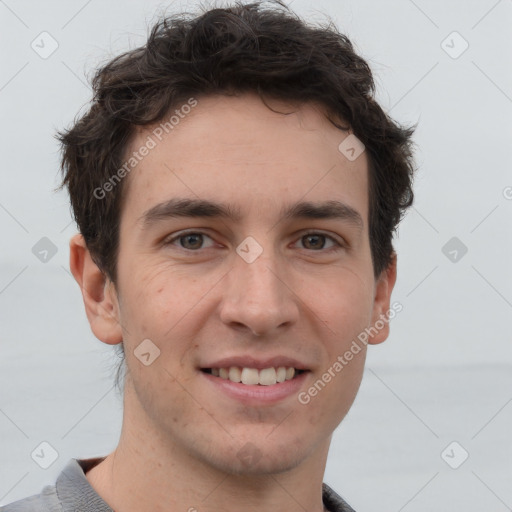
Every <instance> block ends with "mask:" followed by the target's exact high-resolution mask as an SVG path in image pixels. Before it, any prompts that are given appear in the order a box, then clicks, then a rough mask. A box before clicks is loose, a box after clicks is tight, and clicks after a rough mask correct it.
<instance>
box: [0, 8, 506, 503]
mask: <svg viewBox="0 0 512 512" xmlns="http://www.w3.org/2000/svg"><path fill="white" fill-rule="evenodd" d="M288 3H289V4H291V6H292V7H293V8H294V9H295V10H296V11H297V12H298V13H299V14H302V15H305V16H306V17H307V18H308V19H310V20H313V21H315V20H316V21H322V20H323V19H324V18H323V16H322V14H321V13H323V12H325V13H327V14H329V15H330V16H331V17H332V18H333V20H334V21H335V22H336V23H337V25H338V26H339V27H340V29H341V30H342V31H343V32H345V33H346V34H347V35H348V36H349V37H351V39H352V40H353V42H354V43H355V45H356V47H357V48H358V50H359V51H360V53H361V54H362V55H363V56H364V57H365V58H367V59H368V61H369V62H370V64H371V66H372V68H373V70H374V72H375V76H376V81H377V86H378V90H379V95H378V99H379V100H380V101H381V102H382V104H383V106H384V108H385V109H386V110H387V111H388V112H390V113H391V115H392V116H393V117H394V118H395V119H397V120H399V121H400V122H403V123H413V122H416V121H419V128H418V130H417V133H416V138H415V140H416V142H417V144H418V146H419V150H418V153H417V162H418V165H419V168H420V169H419V172H418V175H417V179H416V184H415V191H416V203H415V206H414V208H413V209H412V210H411V211H410V213H409V215H408V216H407V217H406V219H405V220H404V222H403V224H402V225H401V228H400V231H399V238H398V240H397V242H396V248H397V250H398V254H399V277H398V282H397V285H396V289H395V292H394V297H393V299H394V300H397V301H399V302H401V303H402V304H403V311H402V312H401V313H400V314H399V315H398V316H397V318H396V319H395V320H394V321H393V323H392V333H391V336H390V338H389V340H388V341H387V342H386V343H384V344H382V345H379V346H376V347H371V348H370V349H369V356H368V365H367V369H366V372H365V377H364V380H363V384H362V386H361V389H360V392H359V395H358V398H357V399H356V403H355V405H354V407H353V409H352V410H351V412H350V413H349V414H348V416H347V418H346V419H345V421H344V422H343V423H342V425H341V426H340V427H339V428H338V429H337V431H336V432H335V434H334V436H333V443H332V449H331V452H330V458H329V461H328V465H327V470H326V475H325V481H326V482H328V483H329V484H331V485H332V486H333V487H334V488H335V489H336V490H337V491H338V492H340V494H342V495H343V496H344V497H345V498H346V499H347V500H348V501H349V502H350V503H351V504H352V505H353V506H354V507H355V508H356V510H357V511H358V512H365V511H377V510H379V511H380V510H385V511H391V512H395V511H396V512H398V511H402V510H404V511H432V510H438V511H477V510H478V511H480V510H486V511H496V512H500V511H505V510H510V509H511V508H512V485H511V481H512V443H511V441H510V432H511V431H512V429H511V425H512V404H511V401H512V372H511V370H512V346H511V342H512V335H511V328H510V322H511V320H512V270H511V261H512V242H511V234H512V200H511V198H512V172H511V154H510V153H511V151H510V150H511V146H512V144H511V127H512V122H511V119H512V66H511V63H512V62H511V54H512V52H511V50H512V38H511V36H510V28H511V27H512V0H501V1H496V0H480V1H467V0H459V1H454V0H452V1H437V0H436V1H426V0H415V1H414V2H413V1H409V0H395V1H386V2H379V1H377V0H373V1H369V0H364V1H363V0H346V1H345V0H343V1H335V0H330V1H328V0H318V1H315V2H313V1H312V0H294V1H292V2H290V1H288ZM166 5H171V10H172V11H174V10H180V9H181V8H182V7H188V8H190V6H191V5H192V3H191V2H174V3H172V4H169V3H167V4H166V3H163V2H156V1H146V2H142V1H139V2H135V1H121V0H115V1H114V0H112V1H100V0H89V1H63V0H61V1H55V0H54V1H45V2H36V1H23V0H18V1H16V0H5V1H2V0H0V34H1V35H0V37H1V45H2V46H1V48H2V50H1V66H0V108H1V118H2V123H1V138H0V140H1V141H2V151H1V156H2V159H1V166H0V169H1V170H0V172H1V185H2V186H1V188H0V232H1V234H2V237H1V240H2V251H1V254H0V322H1V324H0V325H1V330H0V339H1V357H0V449H1V461H2V463H1V465H0V504H6V503H9V502H11V501H14V500H16V499H19V498H22V497H24V496H27V495H29V494H33V493H36V492H39V491H40V490H41V488H42V486H43V485H45V484H49V483H53V482H54V481H55V478H56V476H57V474H58V473H59V472H60V470H61V469H62V468H63V466H64V465H65V463H66V462H67V461H68V460H69V458H71V457H77V458H80V457H82V458H83V457H92V456H100V455H105V454H107V453H108V452H110V451H111V450H112V449H113V448H114V447H115V445H116V442H117V439H118V435H119V431H120V426H121V402H120V399H119V397H118V396H117V395H116V391H115V389H113V370H112V368H113V366H114V364H115V362H116V359H115V356H113V352H112V349H111V347H107V346H104V345H103V344H102V343H100V342H99V341H98V340H96V338H94V337H93V335H92V334H91V332H90V330H89V326H88V323H87V321H86V317H85V314H84V310H83V306H82V299H81V295H80V293H79V289H78V286H77V285H76V283H75V282H74V280H73V278H72V277H71V275H70V274H69V272H68V268H69V267H68V240H69V238H70V237H71V235H72V234H74V232H75V226H74V224H73V223H71V217H70V214H69V206H68V199H67V196H66V194H65V193H63V192H59V193H53V192H52V189H53V188H54V187H56V186H57V184H58V166H59V154H58V146H57V144H56V141H55V140H54V138H53V134H54V132H55V129H57V128H63V127H65V126H68V125H69V123H70V122H71V121H72V120H73V118H74V116H75V114H76V113H77V112H78V111H79V110H80V109H81V108H82V107H83V106H84V105H85V104H86V103H87V102H88V100H89V99H90V89H89V87H88V85H87V78H86V74H88V75H90V74H91V73H92V70H93V69H94V68H95V67H96V66H97V65H98V64H99V63H100V62H104V61H105V60H106V59H108V58H110V57H112V56H114V55H115V54H117V53H118V52H120V51H121V50H124V49H127V48H129V47H131V48H133V47H135V46H138V45H140V44H142V43H143V42H144V41H145V38H146V34H147V30H148V27H149V26H150V25H151V24H152V21H154V20H155V13H156V12H157V9H162V8H164V7H165V6H166ZM43 31H47V32H49V33H50V34H51V36H52V37H53V38H54V39H55V40H56V41H57V42H58V45H59V47H58V49H57V50H56V51H55V52H54V53H53V54H52V55H51V56H49V57H48V58H47V59H43V58H41V57H40V56H39V55H38V54H37V53H36V52H35V51H34V50H33V49H32V48H31V42H32V41H33V40H35V39H36V42H37V38H38V36H39V34H40V33H41V32H43ZM453 31H457V32H458V33H459V34H460V35H461V36H462V37H463V38H464V40H466V41H467V43H468V44H469V47H468V49H467V50H466V51H465V52H464V53H462V55H460V56H459V57H458V58H453V57H452V56H450V55H449V54H448V53H447V52H446V51H445V49H443V46H444V48H446V46H447V45H448V46H451V47H452V48H451V49H450V48H446V49H448V50H449V51H450V52H452V54H454V53H456V52H458V50H459V49H461V48H462V46H461V44H463V41H462V40H460V39H457V37H458V36H450V37H449V38H448V39H446V38H447V36H449V35H450V34H451V33H452V32H453ZM444 40H446V42H445V43H444V45H443V46H442V42H443V41H444ZM46 48H48V46H46ZM507 187H508V188H507ZM42 237H48V238H49V239H50V240H51V241H52V242H53V243H54V244H55V245H56V247H57V249H58V251H57V253H56V254H55V256H53V257H52V258H51V259H49V261H47V262H46V263H43V262H42V261H40V260H39V259H38V258H36V256H35V255H34V254H33V253H32V247H33V246H34V245H35V244H36V243H37V242H38V241H39V240H40V239H41V238H42ZM452 237H457V238H458V239H459V240H460V242H461V243H463V244H464V245H465V246H466V247H467V249H468V251H467V253H466V254H465V255H464V256H463V257H461V254H462V253H461V252H460V251H459V252H458V254H457V258H458V259H457V261H455V262H453V261H451V260H450V259H449V258H448V257H447V256H445V254H444V253H443V252H442V248H443V246H444V245H445V244H446V243H447V242H448V241H449V240H450V239H451V238H452ZM452 256H453V253H452ZM43 441H46V442H48V443H50V444H51V445H52V446H53V447H54V448H55V449H56V450H57V452H58V458H57V460H56V461H55V462H54V463H53V464H52V465H51V466H50V467H49V468H48V469H46V470H45V469H42V468H40V467H39V466H38V465H37V464H36V463H35V462H34V461H33V460H32V458H31V453H32V452H33V451H34V449H35V448H36V447H38V446H39V445H40V443H41V442H43ZM453 441H456V442H457V443H459V445H460V446H459V445H458V446H456V447H455V448H454V449H453V451H452V449H451V448H450V449H449V450H448V451H447V452H445V459H443V458H442V456H441V454H442V452H443V450H444V449H445V448H446V447H447V446H448V445H449V444H450V443H452V442H453ZM462 450H465V451H467V452H468V453H469V458H468V459H467V460H466V461H465V462H464V463H463V464H462V465H461V466H460V467H459V468H458V469H452V468H451V467H450V466H449V465H448V463H447V462H446V461H448V462H450V463H451V464H452V465H456V463H459V462H460V461H461V460H462V459H461V457H462V455H463V453H464V452H463V451H462Z"/></svg>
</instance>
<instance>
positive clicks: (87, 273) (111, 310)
mask: <svg viewBox="0 0 512 512" xmlns="http://www.w3.org/2000/svg"><path fill="white" fill-rule="evenodd" d="M69 252H70V255H69V266H70V268H71V272H72V274H73V276H74V277H75V279H76V282H77V283H78V285H79V286H80V289H81V290H82V297H83V299H84V305H85V312H86V314H87V318H88V320H89V324H90V326H91V329H92V332H93V333H94V335H95V336H96V338H98V339H99V340H100V341H103V343H108V344H109V345H116V344H117V343H121V342H122V341H123V333H122V328H121V325H120V323H119V303H118V299H117V293H116V290H115V287H114V284H113V283H112V281H110V279H108V278H107V277H106V276H105V274H104V273H103V272H102V271H101V270H100V269H99V267H98V266H97V265H96V263H94V261H93V259H92V258H91V254H90V252H89V249H87V246H86V244H85V240H84V237H83V236H82V235H81V234H78V235H75V236H74V237H73V238H71V240H70V242H69Z"/></svg>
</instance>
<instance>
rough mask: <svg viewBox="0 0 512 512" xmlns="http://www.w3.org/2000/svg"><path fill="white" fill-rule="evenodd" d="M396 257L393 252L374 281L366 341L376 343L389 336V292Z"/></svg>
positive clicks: (393, 275)
mask: <svg viewBox="0 0 512 512" xmlns="http://www.w3.org/2000/svg"><path fill="white" fill-rule="evenodd" d="M396 266H397V257H396V254H395V253H393V256H392V259H391V261H390V263H389V265H388V267H387V268H386V269H385V270H383V271H382V273H381V275H380V276H379V278H378V279H377V282H376V283H375V298H374V302H373V314H372V324H371V326H370V328H369V331H370V333H371V334H370V335H369V337H368V343H369V344H371V345H377V344H379V343H382V342H383V341H386V339H387V337H388V336H389V310H390V303H391V292H392V291H393V288H394V286H395V282H396Z"/></svg>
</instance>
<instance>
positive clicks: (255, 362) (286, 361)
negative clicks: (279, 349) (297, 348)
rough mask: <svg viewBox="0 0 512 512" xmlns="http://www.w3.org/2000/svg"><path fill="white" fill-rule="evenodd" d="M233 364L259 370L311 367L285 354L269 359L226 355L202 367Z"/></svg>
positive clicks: (218, 366) (222, 366) (226, 366)
mask: <svg viewBox="0 0 512 512" xmlns="http://www.w3.org/2000/svg"><path fill="white" fill-rule="evenodd" d="M232 366H238V367H239V368H255V369H257V370H263V369H265V368H279V367H280V366H284V367H285V368H290V367H293V368H295V369H297V370H309V369H310V368H308V367H307V366H306V365H305V364H303V363H301V362H300V361H297V360H296V359H293V358H291V357H284V356H275V357H270V358H267V359H256V358H255V357H251V356H237V357H225V358H224V359H219V360H218V361H215V362H212V363H207V364H205V365H202V366H201V368H203V369H205V368H231V367H232ZM244 385H245V384H244Z"/></svg>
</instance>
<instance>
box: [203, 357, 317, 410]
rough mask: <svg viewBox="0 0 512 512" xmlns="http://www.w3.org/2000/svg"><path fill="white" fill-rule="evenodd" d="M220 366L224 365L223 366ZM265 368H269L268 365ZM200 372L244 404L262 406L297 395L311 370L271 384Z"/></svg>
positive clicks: (208, 380)
mask: <svg viewBox="0 0 512 512" xmlns="http://www.w3.org/2000/svg"><path fill="white" fill-rule="evenodd" d="M232 366H235V365H232ZM282 366H285V365H282ZM214 368H215V366H214ZM220 368H224V367H223V366H221V367H220ZM265 368H268V366H267V367H265ZM198 373H199V374H200V375H201V376H202V378H204V379H207V384H208V385H210V386H214V389H215V390H218V391H220V392H222V393H223V394H225V395H227V396H228V397H230V398H233V399H235V400H237V401H238V402H241V403H242V404H244V405H248V406H258V405H260V406H261V405H273V404H276V403H277V402H280V401H282V400H285V399H286V398H289V397H290V396H297V395H298V393H299V391H300V388H301V387H302V386H303V384H304V381H305V379H306V378H307V377H308V375H309V373H310V372H309V371H306V372H304V373H301V374H300V375H298V376H297V377H294V378H293V379H291V380H286V381H284V382H281V383H278V384H272V385H270V386H261V385H254V386H248V385H246V384H242V383H241V382H232V381H230V380H229V379H223V378H221V377H215V376H214V375H210V374H209V373H205V372H202V371H199V372H198Z"/></svg>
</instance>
